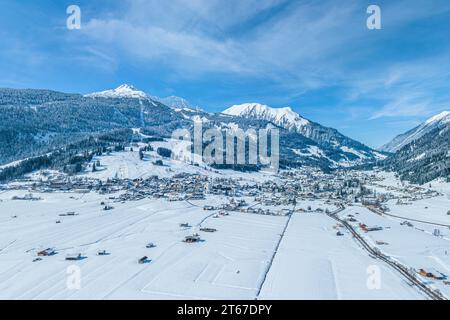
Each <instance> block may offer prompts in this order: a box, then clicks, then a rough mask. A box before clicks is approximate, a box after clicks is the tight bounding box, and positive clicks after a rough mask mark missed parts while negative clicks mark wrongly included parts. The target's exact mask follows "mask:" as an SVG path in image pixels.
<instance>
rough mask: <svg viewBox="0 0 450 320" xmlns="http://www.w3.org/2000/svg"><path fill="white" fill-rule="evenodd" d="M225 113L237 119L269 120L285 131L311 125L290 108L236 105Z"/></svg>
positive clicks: (254, 104)
mask: <svg viewBox="0 0 450 320" xmlns="http://www.w3.org/2000/svg"><path fill="white" fill-rule="evenodd" d="M223 113H224V114H227V115H231V116H237V117H244V118H255V119H260V120H267V121H270V122H273V123H274V124H276V125H279V126H280V127H283V128H285V129H288V130H295V131H301V129H302V128H303V127H305V126H307V125H308V124H310V122H309V121H308V120H306V119H304V118H302V117H301V116H300V115H299V114H298V113H296V112H294V111H293V110H292V109H291V108H290V107H286V108H272V107H269V106H267V105H264V104H260V103H244V104H239V105H234V106H232V107H231V108H228V109H226V110H225V111H223Z"/></svg>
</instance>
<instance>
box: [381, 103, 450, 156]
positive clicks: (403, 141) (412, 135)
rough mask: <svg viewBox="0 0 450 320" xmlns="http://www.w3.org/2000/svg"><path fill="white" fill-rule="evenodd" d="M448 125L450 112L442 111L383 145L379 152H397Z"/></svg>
mask: <svg viewBox="0 0 450 320" xmlns="http://www.w3.org/2000/svg"><path fill="white" fill-rule="evenodd" d="M447 124H450V111H443V112H441V113H439V114H437V115H435V116H432V117H431V118H429V119H428V120H426V121H425V122H423V123H422V124H420V125H418V126H417V127H415V128H413V129H411V130H409V131H408V132H406V133H403V134H401V135H399V136H397V137H395V138H394V139H393V140H392V141H391V142H389V143H387V144H385V145H383V146H382V147H381V148H380V150H381V151H387V152H392V153H394V152H397V151H398V150H400V149H401V148H403V147H404V146H406V145H407V144H409V143H411V142H413V141H414V140H417V139H419V138H421V137H423V136H424V135H425V134H427V133H428V132H430V131H432V130H433V129H435V128H438V127H440V126H445V125H447Z"/></svg>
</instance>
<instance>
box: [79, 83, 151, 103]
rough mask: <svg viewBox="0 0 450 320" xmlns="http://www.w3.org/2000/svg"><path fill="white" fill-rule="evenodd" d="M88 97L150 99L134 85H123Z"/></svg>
mask: <svg viewBox="0 0 450 320" xmlns="http://www.w3.org/2000/svg"><path fill="white" fill-rule="evenodd" d="M85 96H86V97H91V98H96V97H100V98H139V99H145V98H148V96H147V94H146V93H145V92H143V91H140V90H138V89H136V87H134V86H133V85H130V84H122V85H120V86H118V87H117V88H116V89H111V90H105V91H101V92H94V93H90V94H87V95H85Z"/></svg>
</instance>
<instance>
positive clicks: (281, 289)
mask: <svg viewBox="0 0 450 320" xmlns="http://www.w3.org/2000/svg"><path fill="white" fill-rule="evenodd" d="M17 193H19V194H20V192H19V191H9V192H4V193H2V194H0V199H1V200H2V201H1V202H0V298H1V299H255V298H256V297H257V296H258V292H259V291H260V295H259V296H258V298H260V299H424V298H425V297H424V296H423V295H421V294H420V293H419V292H418V291H417V290H416V289H415V288H412V287H410V286H409V285H408V283H407V282H406V281H405V280H403V279H402V278H401V277H400V276H399V275H398V274H396V273H395V271H392V270H391V269H389V267H387V266H385V265H383V264H382V263H380V262H378V261H376V260H374V259H372V258H371V257H369V256H368V255H367V253H366V252H364V251H363V250H362V249H361V248H360V247H359V246H358V245H357V244H356V243H355V242H354V241H353V239H352V238H351V237H350V236H349V235H348V234H346V235H345V236H344V237H336V235H335V233H336V230H335V229H334V228H333V226H334V225H335V222H334V221H333V220H331V219H330V218H329V217H328V216H326V215H325V214H319V213H314V214H311V213H295V214H294V215H293V216H292V218H291V221H290V222H289V225H288V227H287V229H286V233H285V235H284V237H283V239H281V242H280V245H279V247H278V250H277V252H276V254H275V256H274V252H275V250H276V248H277V245H278V242H279V241H280V235H281V234H282V232H283V229H284V228H285V226H286V223H287V222H288V218H287V217H277V216H263V215H256V214H248V213H237V212H236V213H231V214H230V216H225V217H220V218H214V217H212V213H211V212H209V211H204V210H203V209H202V207H203V205H204V204H208V203H218V202H220V201H223V200H224V199H222V198H221V197H211V198H209V199H207V200H203V201H192V202H191V203H188V202H171V203H169V202H167V201H166V200H152V199H144V200H140V201H136V202H127V203H124V204H121V203H117V204H114V205H115V209H114V210H111V211H103V210H102V207H101V206H100V202H101V201H105V200H106V198H105V196H101V195H98V194H94V193H90V194H86V195H82V194H73V193H52V194H45V193H44V194H36V195H35V196H40V197H42V200H41V201H35V202H29V201H13V200H11V197H12V196H13V195H15V194H17ZM22 193H23V192H22ZM300 205H303V206H305V205H312V206H313V209H314V208H316V207H321V208H326V205H325V204H324V203H323V202H321V201H315V202H314V201H309V202H307V203H302V204H300ZM331 209H333V208H331ZM70 211H73V212H76V213H77V214H79V215H77V216H72V217H59V214H60V213H65V212H70ZM360 211H363V210H360ZM13 214H14V215H15V216H17V217H15V218H13V217H12V215H13ZM367 214H368V215H369V213H367ZM370 218H371V219H372V218H376V217H373V216H372V215H371V216H370ZM57 220H61V223H59V224H57V223H56V221H57ZM183 222H189V224H190V225H192V228H181V227H180V225H179V224H180V223H183ZM200 226H202V227H213V228H216V229H217V230H218V231H217V232H216V233H205V232H199V231H198V229H199V227H200ZM406 231H411V230H406ZM194 232H199V233H200V234H201V236H202V238H203V239H204V241H203V242H200V243H196V244H187V243H183V242H182V240H183V239H184V237H185V236H186V235H190V234H192V233H194ZM401 237H403V235H401ZM408 239H409V238H408ZM408 239H407V238H404V241H409V240H408ZM429 239H432V236H431V235H428V238H427V235H426V234H424V235H422V236H420V237H418V238H417V239H416V240H415V241H417V242H423V241H428V240H429ZM433 241H434V239H433ZM436 241H438V240H436ZM442 241H446V240H442ZM149 242H153V243H155V244H156V247H155V248H150V249H148V248H146V244H147V243H149ZM447 243H448V242H446V243H444V244H441V245H444V246H445V245H447ZM47 247H54V248H55V249H56V250H57V252H58V254H56V255H54V256H50V257H44V258H43V260H42V261H37V262H32V261H33V259H34V258H35V257H36V254H37V252H38V251H39V250H42V249H45V248H47ZM427 247H429V246H427ZM397 249H398V250H400V247H399V248H397V247H393V249H392V252H393V253H397V251H396V250H397ZM100 250H106V251H107V252H109V253H110V255H107V256H98V255H97V252H98V251H100ZM436 250H443V248H441V247H439V245H438V244H435V243H434V242H430V247H429V250H428V251H427V252H426V254H427V255H429V254H432V253H433V252H435V251H436ZM78 253H81V254H82V255H83V256H85V257H86V259H84V260H82V261H77V262H70V261H65V257H66V255H67V254H78ZM143 256H148V258H149V259H150V260H151V261H150V262H149V263H146V264H138V259H139V258H141V257H143ZM273 257H274V260H273V262H272V263H271V259H272V258H273ZM407 258H408V259H406V257H405V260H408V261H407V262H411V263H415V264H417V265H419V263H418V261H416V260H414V259H415V258H414V254H410V255H408V257H407ZM442 263H444V264H445V265H447V263H448V260H447V261H441V266H442ZM439 264H440V262H439V260H436V259H435V264H434V265H439ZM71 265H76V266H79V267H80V270H81V288H80V290H70V289H68V287H67V285H66V283H67V279H68V277H69V275H68V274H67V270H68V269H67V268H68V267H69V266H71ZM373 265H378V266H379V267H380V270H381V288H380V289H378V290H377V289H372V290H371V289H369V288H368V287H367V281H368V277H369V275H368V268H369V267H371V266H373ZM269 266H270V270H269ZM267 271H268V274H267V275H266V272H267ZM264 280H265V281H264ZM263 281H264V283H263ZM261 286H262V288H261Z"/></svg>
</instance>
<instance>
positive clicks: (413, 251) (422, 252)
mask: <svg viewBox="0 0 450 320" xmlns="http://www.w3.org/2000/svg"><path fill="white" fill-rule="evenodd" d="M349 215H353V216H354V217H355V219H356V220H357V221H355V222H353V223H352V224H353V226H354V227H355V228H356V229H360V228H359V227H358V226H359V223H363V224H365V225H367V226H368V227H382V228H383V230H380V231H371V232H367V233H365V232H363V231H362V230H359V233H360V234H361V235H363V237H364V238H366V240H367V241H369V243H371V244H372V245H373V246H375V247H378V248H379V249H380V250H381V251H382V252H383V253H385V254H387V255H389V256H390V257H392V258H394V259H395V260H397V261H399V262H401V263H402V264H403V265H406V266H409V267H410V268H414V269H415V270H416V271H419V270H420V269H424V270H425V271H427V272H432V273H433V274H435V275H437V276H440V275H441V274H445V275H449V273H450V268H449V266H450V238H449V237H446V236H439V237H437V236H435V235H433V233H432V232H429V231H427V230H426V225H424V224H420V223H414V226H413V227H409V226H407V225H401V222H402V220H399V219H396V218H391V217H389V216H380V215H378V214H376V213H373V212H371V211H370V210H368V209H366V208H364V207H359V206H353V207H349V208H347V209H346V210H344V211H343V212H341V213H340V214H339V216H340V217H341V218H347V217H348V216H349ZM441 230H443V232H444V231H445V228H441ZM447 230H448V229H447ZM447 234H448V232H447ZM377 242H378V243H377ZM423 281H424V282H426V283H428V284H429V285H431V286H432V287H435V288H438V289H439V290H440V291H441V292H442V293H444V294H445V295H446V296H449V295H450V286H449V285H445V284H444V283H443V281H441V280H434V279H433V280H430V279H429V278H423Z"/></svg>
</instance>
